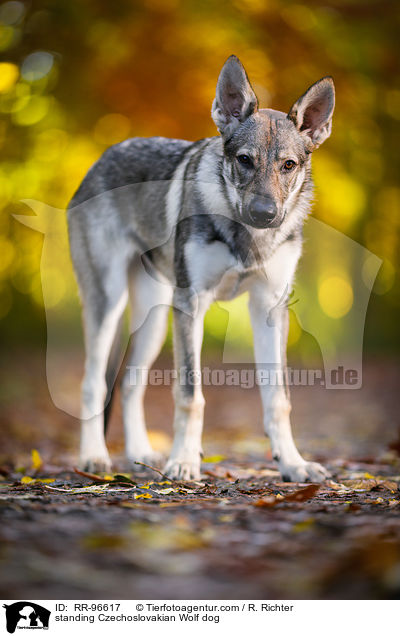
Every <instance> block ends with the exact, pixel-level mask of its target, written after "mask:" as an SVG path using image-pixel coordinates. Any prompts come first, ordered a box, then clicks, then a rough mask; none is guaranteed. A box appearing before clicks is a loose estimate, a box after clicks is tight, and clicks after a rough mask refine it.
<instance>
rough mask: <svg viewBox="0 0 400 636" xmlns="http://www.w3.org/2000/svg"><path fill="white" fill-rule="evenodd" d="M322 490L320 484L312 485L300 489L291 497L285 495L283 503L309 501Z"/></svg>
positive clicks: (290, 495)
mask: <svg viewBox="0 0 400 636" xmlns="http://www.w3.org/2000/svg"><path fill="white" fill-rule="evenodd" d="M320 488H321V486H320V485H319V484H310V485H309V486H306V487H305V488H300V489H299V490H295V491H294V492H292V493H290V494H289V495H285V496H284V498H283V501H285V502H286V501H307V499H311V497H314V495H315V494H316V493H317V492H318V490H319V489H320Z"/></svg>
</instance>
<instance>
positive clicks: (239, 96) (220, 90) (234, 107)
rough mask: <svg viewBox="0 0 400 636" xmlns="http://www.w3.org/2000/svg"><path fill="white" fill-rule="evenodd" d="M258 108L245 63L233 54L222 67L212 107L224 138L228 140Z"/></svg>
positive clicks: (212, 112)
mask: <svg viewBox="0 0 400 636" xmlns="http://www.w3.org/2000/svg"><path fill="white" fill-rule="evenodd" d="M257 109H258V100H257V97H256V95H255V93H254V91H253V89H252V87H251V84H250V82H249V78H248V77H247V74H246V71H245V70H244V67H243V64H242V63H241V61H240V60H239V59H238V58H237V57H236V56H235V55H231V56H230V57H228V59H227V60H226V62H225V64H224V66H223V67H222V71H221V73H220V76H219V78H218V83H217V91H216V95H215V99H214V102H213V105H212V109H211V115H212V118H213V120H214V122H215V124H216V126H217V128H218V130H219V132H220V133H221V135H222V137H223V138H224V140H225V141H227V140H228V139H229V138H230V137H231V136H232V135H233V133H234V131H235V130H236V128H237V127H238V126H240V124H241V123H243V122H244V121H245V119H247V118H248V117H250V115H252V114H253V113H255V112H256V110H257Z"/></svg>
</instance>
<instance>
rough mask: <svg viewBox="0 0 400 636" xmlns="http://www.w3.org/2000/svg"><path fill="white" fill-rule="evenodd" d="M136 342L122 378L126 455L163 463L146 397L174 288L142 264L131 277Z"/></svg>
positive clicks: (146, 461)
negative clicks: (150, 427) (147, 413)
mask: <svg viewBox="0 0 400 636" xmlns="http://www.w3.org/2000/svg"><path fill="white" fill-rule="evenodd" d="M129 289H130V302H131V333H132V334H133V337H132V345H131V351H130V354H129V358H128V362H127V366H126V371H125V374H124V377H123V380H122V410H123V420H124V431H125V449H126V456H127V458H128V460H129V461H130V463H131V464H132V465H134V462H135V461H139V462H144V463H146V464H150V465H154V464H159V462H160V460H161V456H160V454H159V453H156V452H155V451H153V449H152V447H151V444H150V441H149V438H148V435H147V431H146V424H145V417H144V408H143V399H144V393H145V390H146V386H147V377H148V372H149V369H150V368H151V366H152V364H153V362H154V360H155V359H156V357H157V356H158V354H159V352H160V350H161V347H162V344H163V342H164V340H165V336H166V331H167V318H168V311H169V307H170V304H171V300H172V288H171V287H170V286H169V285H168V284H165V283H162V282H159V281H158V280H155V279H154V278H153V277H152V276H150V275H149V274H148V273H147V272H146V270H145V269H144V267H143V266H142V265H141V264H137V265H136V267H135V268H134V270H133V271H132V272H131V276H130V283H129Z"/></svg>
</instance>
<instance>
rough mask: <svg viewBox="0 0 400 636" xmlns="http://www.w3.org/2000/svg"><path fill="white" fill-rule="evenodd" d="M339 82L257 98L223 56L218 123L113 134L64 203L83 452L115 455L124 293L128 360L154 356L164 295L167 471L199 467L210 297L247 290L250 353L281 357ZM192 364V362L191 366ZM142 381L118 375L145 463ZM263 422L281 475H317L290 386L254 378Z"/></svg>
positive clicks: (133, 450)
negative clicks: (185, 130) (301, 445)
mask: <svg viewBox="0 0 400 636" xmlns="http://www.w3.org/2000/svg"><path fill="white" fill-rule="evenodd" d="M333 109H334V86H333V81H332V79H331V78H329V77H326V78H324V79H322V80H320V81H319V82H316V83H315V84H314V85H313V86H311V88H309V89H308V91H307V92H306V93H305V94H304V95H303V96H302V97H300V99H299V100H298V101H297V102H296V103H295V104H294V105H293V106H292V108H291V110H290V111H289V114H288V115H286V114H285V113H282V112H278V111H275V110H269V109H267V110H262V109H259V108H258V101H257V98H256V96H255V94H254V91H253V89H252V87H251V85H250V82H249V80H248V78H247V75H246V72H245V70H244V68H243V66H242V64H241V63H240V61H239V60H238V59H237V58H236V57H235V56H231V57H230V58H229V59H228V60H227V61H226V63H225V65H224V66H223V68H222V71H221V74H220V77H219V79H218V83H217V90H216V97H215V100H214V103H213V106H212V117H213V119H214V121H215V123H216V125H217V128H218V130H219V132H220V135H221V136H218V137H212V138H209V139H203V140H201V141H198V142H195V143H192V142H188V141H183V140H174V139H165V138H162V137H155V138H150V139H140V138H136V139H129V140H127V141H124V142H122V143H120V144H117V145H115V146H112V147H111V148H109V149H108V150H107V151H106V152H105V153H104V154H103V156H102V157H101V158H100V159H99V161H97V163H96V164H95V165H94V166H93V167H92V168H91V170H90V171H89V172H88V174H87V175H86V177H85V179H84V180H83V182H82V184H81V186H80V188H79V190H78V191H77V193H76V194H75V196H74V198H73V199H72V201H71V203H70V206H69V210H68V220H69V235H70V245H71V254H72V259H73V262H74V266H75V270H76V275H77V279H78V283H79V288H80V294H81V298H82V304H83V320H84V330H85V343H86V364H85V375H84V380H83V387H82V434H81V450H80V464H81V466H82V467H83V468H85V469H88V470H91V471H101V470H109V469H110V458H109V454H108V451H107V447H106V444H105V439H104V414H103V411H104V405H105V402H106V401H107V399H108V397H107V396H109V394H110V385H111V384H112V383H113V381H114V373H113V364H114V362H115V352H116V351H117V350H118V347H117V346H116V345H117V343H118V337H117V336H118V327H119V324H120V321H121V317H122V314H123V312H124V309H125V307H126V305H127V303H128V300H129V303H130V307H131V332H132V333H134V334H135V336H134V339H133V347H132V348H131V351H130V353H129V357H128V363H127V366H128V367H139V368H150V367H151V365H152V363H153V362H154V360H155V358H156V356H157V355H158V353H159V351H160V348H161V346H162V343H163V340H164V337H165V333H166V323H167V314H168V309H169V307H170V306H172V307H173V317H174V329H173V331H174V355H175V365H176V368H177V369H178V370H179V373H180V376H179V380H178V381H177V382H176V383H175V387H174V398H175V418H174V432H175V436H174V441H173V446H172V450H171V454H170V457H169V459H168V461H167V463H166V466H165V468H164V472H165V473H166V474H168V475H169V476H170V477H171V478H177V479H197V478H199V476H200V461H201V453H202V449H201V434H202V425H203V409H204V399H203V394H202V390H201V386H200V385H199V384H196V385H193V383H190V382H187V381H186V380H187V379H188V378H189V377H193V373H196V372H197V373H200V369H201V366H200V351H201V343H202V333H203V319H204V314H205V312H206V310H207V308H208V306H209V305H210V303H211V302H212V301H213V300H215V299H230V298H234V297H235V296H237V295H238V294H241V293H242V292H244V291H248V292H249V307H250V315H251V321H252V326H253V332H254V343H255V358H256V362H257V364H258V365H259V367H263V366H264V365H268V366H269V367H272V368H274V369H281V368H284V366H285V363H286V354H285V349H286V335H287V321H288V317H287V306H286V304H287V303H286V302H285V300H286V299H287V297H288V295H289V293H290V291H291V286H292V281H293V276H294V273H295V270H296V265H297V262H298V259H299V257H300V254H301V249H302V238H301V237H302V225H303V221H304V219H305V217H306V215H307V214H308V212H309V208H310V198H311V192H312V181H311V174H310V169H311V153H312V151H313V150H314V149H315V148H317V147H318V146H319V145H320V144H321V143H322V142H323V141H324V140H325V139H326V138H327V137H328V136H329V135H330V132H331V119H332V113H333ZM189 374H192V375H191V376H189ZM144 390H145V383H142V384H136V385H135V386H131V383H130V376H129V372H127V373H126V374H125V376H124V378H123V380H122V403H123V420H124V430H125V437H126V455H127V457H128V459H129V460H130V461H132V462H134V461H142V462H145V463H150V464H152V463H153V462H154V461H157V459H158V457H156V454H155V453H154V452H153V450H152V448H151V445H150V443H149V440H148V436H147V432H146V426H145V419H144V413H143V394H144ZM261 398H262V403H263V412H264V427H265V431H266V433H267V434H268V435H269V437H270V440H271V447H272V453H273V457H274V459H275V460H276V462H277V464H278V466H279V470H280V472H281V474H282V477H283V478H284V479H286V480H291V481H301V482H303V481H307V480H312V481H321V480H323V479H324V478H325V477H326V476H327V473H326V471H325V469H324V468H323V467H322V466H320V465H319V464H316V463H313V462H307V461H305V460H304V459H303V458H302V457H301V455H300V454H299V452H298V450H297V448H296V446H295V443H294V441H293V437H292V433H291V426H290V419H289V415H290V410H291V407H290V399H289V394H288V390H287V387H285V386H279V384H278V385H272V384H271V385H262V386H261Z"/></svg>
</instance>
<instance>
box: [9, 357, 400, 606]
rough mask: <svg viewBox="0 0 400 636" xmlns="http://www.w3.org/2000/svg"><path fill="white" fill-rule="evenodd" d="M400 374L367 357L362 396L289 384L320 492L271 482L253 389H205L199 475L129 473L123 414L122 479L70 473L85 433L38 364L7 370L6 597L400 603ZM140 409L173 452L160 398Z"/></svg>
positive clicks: (164, 396) (19, 362) (116, 431)
mask: <svg viewBox="0 0 400 636" xmlns="http://www.w3.org/2000/svg"><path fill="white" fill-rule="evenodd" d="M399 375H400V374H399V368H398V364H397V363H396V362H395V361H390V360H369V361H368V362H367V363H365V365H364V384H363V388H362V389H361V390H357V391H351V390H340V391H339V390H324V389H323V388H321V387H316V386H315V387H294V388H293V390H292V399H293V423H294V431H295V437H296V440H297V442H298V445H299V448H300V449H301V451H302V452H303V454H304V455H305V456H306V457H307V458H310V459H314V460H317V461H320V462H322V463H324V464H325V465H326V466H327V467H328V468H329V469H330V470H331V472H332V479H331V480H329V481H327V482H325V483H324V484H322V485H321V486H320V487H317V486H315V487H314V486H313V485H311V486H310V485H307V484H293V483H283V482H281V481H280V477H279V474H278V473H277V472H276V470H275V469H274V465H273V462H272V461H271V454H270V450H269V446H268V442H267V440H266V438H265V437H264V436H263V434H262V425H261V408H260V402H259V397H258V391H257V389H256V388H254V389H240V388H237V387H226V386H225V387H206V389H205V397H206V401H207V408H206V422H205V435H204V450H205V460H206V461H205V462H204V463H203V465H202V479H201V480H200V481H199V482H194V483H193V482H186V483H184V482H179V483H177V482H169V481H168V480H167V479H165V477H163V476H162V475H160V474H159V473H157V472H156V471H154V470H151V469H147V468H145V467H143V466H137V471H135V472H132V470H127V466H126V465H124V461H123V457H122V449H123V446H122V431H121V428H122V427H121V423H120V410H119V408H118V405H117V404H116V405H115V408H114V411H113V418H112V423H111V430H110V435H109V447H110V450H111V453H112V455H113V457H114V458H115V472H114V473H113V474H112V475H109V476H106V477H105V478H104V479H99V478H96V477H95V476H90V475H87V476H85V475H82V474H78V473H76V472H74V467H75V465H76V449H77V447H78V422H77V421H76V420H75V419H74V418H72V417H69V416H67V415H66V414H65V413H62V412H61V411H58V410H57V409H56V408H55V407H54V405H53V404H52V402H51V400H50V397H49V395H48V392H47V388H46V382H45V377H44V361H43V359H42V358H40V357H38V356H33V355H30V356H28V357H27V358H26V359H22V358H21V359H19V358H18V357H13V358H12V359H10V360H4V361H3V366H2V369H1V387H2V388H1V400H2V411H1V421H0V424H1V440H0V442H1V447H0V462H1V465H0V474H1V477H0V515H1V520H2V522H1V525H0V564H1V574H0V597H2V598H4V599H17V598H24V597H26V598H34V599H41V598H42V599H45V598H47V599H68V598H78V599H79V598H82V599H83V598H84V599H90V598H96V599H130V598H135V599H161V598H162V599H238V598H241V599H247V598H248V599H283V598H285V599H296V598H297V599H302V598H304V599H318V598H324V599H331V598H341V599H368V598H398V597H399V596H400V426H399V416H398V410H399V409H398V402H399V399H398V392H399ZM78 388H79V386H78V381H77V383H76V398H77V392H78ZM146 404H147V412H148V422H149V427H150V428H151V431H152V432H151V439H152V442H153V444H154V446H155V447H156V448H157V449H158V450H160V451H161V452H164V453H167V452H168V448H169V446H170V443H171V429H172V426H171V421H172V400H171V397H170V389H169V387H151V388H150V389H149V391H148V394H147V399H146ZM121 473H124V474H123V475H122V476H118V474H119V475H121Z"/></svg>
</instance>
